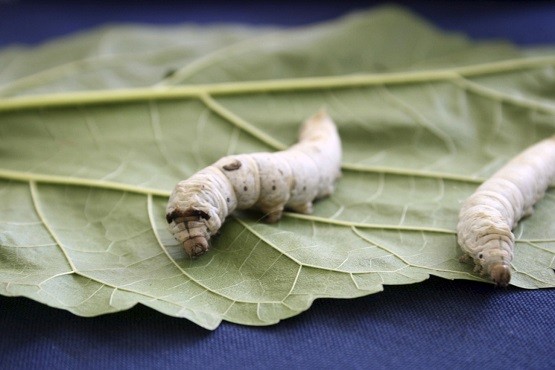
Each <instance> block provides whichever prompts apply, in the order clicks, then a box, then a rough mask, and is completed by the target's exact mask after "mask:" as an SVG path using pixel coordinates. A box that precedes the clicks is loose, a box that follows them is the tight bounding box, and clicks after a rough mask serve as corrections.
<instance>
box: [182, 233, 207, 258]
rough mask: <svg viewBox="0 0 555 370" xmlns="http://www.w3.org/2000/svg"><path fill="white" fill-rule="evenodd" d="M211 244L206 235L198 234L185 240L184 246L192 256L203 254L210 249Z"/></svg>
mask: <svg viewBox="0 0 555 370" xmlns="http://www.w3.org/2000/svg"><path fill="white" fill-rule="evenodd" d="M209 246H210V245H209V244H208V240H206V238H205V237H204V236H196V237H194V238H191V239H187V240H185V241H184V242H183V248H184V249H185V252H187V254H188V255H189V257H191V258H197V257H200V256H202V255H203V254H204V253H206V252H207V251H208V249H209Z"/></svg>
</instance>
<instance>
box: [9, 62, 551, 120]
mask: <svg viewBox="0 0 555 370" xmlns="http://www.w3.org/2000/svg"><path fill="white" fill-rule="evenodd" d="M554 64H555V56H542V57H533V58H523V59H511V60H506V61H500V62H491V63H483V64H478V65H473V66H465V67H458V68H449V69H436V70H427V71H409V72H395V73H380V74H356V75H343V76H326V77H306V78H292V79H281V80H264V81H244V82H224V83H213V84H205V85H201V84H199V85H186V86H175V87H168V86H164V87H147V88H134V89H114V90H100V91H80V92H66V93H58V94H46V95H36V96H23V97H16V98H9V99H3V100H0V111H13V110H22V109H31V108H46V107H62V106H73V105H85V104H107V103H118V102H119V103H123V102H136V101H144V100H151V99H168V100H169V99H184V98H197V99H201V98H202V97H203V96H206V95H211V96H216V95H236V94H252V93H269V92H284V91H303V90H315V89H332V88H335V89H339V88H357V87H366V86H376V85H386V84H390V85H391V84H412V83H418V82H433V81H460V78H461V77H476V76H482V75H491V74H498V73H503V72H510V71H516V70H522V69H530V68H538V67H545V66H549V65H554Z"/></svg>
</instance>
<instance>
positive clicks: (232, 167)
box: [222, 159, 242, 171]
mask: <svg viewBox="0 0 555 370" xmlns="http://www.w3.org/2000/svg"><path fill="white" fill-rule="evenodd" d="M241 165H242V163H241V161H239V160H237V159H236V160H234V161H233V162H230V163H228V164H226V165H224V166H223V167H222V168H223V169H224V170H226V171H235V170H238V169H239V168H241Z"/></svg>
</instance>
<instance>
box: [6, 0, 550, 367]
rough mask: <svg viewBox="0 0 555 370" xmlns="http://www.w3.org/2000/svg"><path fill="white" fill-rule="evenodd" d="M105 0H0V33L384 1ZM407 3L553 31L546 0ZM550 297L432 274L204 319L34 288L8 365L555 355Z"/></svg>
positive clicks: (536, 31)
mask: <svg viewBox="0 0 555 370" xmlns="http://www.w3.org/2000/svg"><path fill="white" fill-rule="evenodd" d="M107 3H108V2H105V3H102V2H90V1H81V2H77V3H74V2H69V1H42V2H38V1H37V2H32V1H23V0H22V1H9V0H3V1H2V0H0V46H5V45H7V44H11V43H15V42H23V43H39V42H42V41H45V40H48V39H51V38H52V37H56V36H60V35H64V34H67V33H71V32H75V31H78V30H83V29H87V28H91V27H94V26H96V25H100V24H104V23H106V22H141V23H153V24H164V23H166V24H167V23H177V22H182V21H195V22H201V23H211V22H221V21H226V22H243V23H249V24H262V23H263V24H278V25H286V26H288V25H298V24H305V23H309V22H314V21H321V20H325V19H330V18H335V17H336V16H338V15H341V14H343V13H345V12H346V11H349V10H352V9H360V8H365V7H367V6H368V5H373V4H376V2H362V1H358V2H341V3H339V2H338V3H325V2H324V3H318V4H316V3H312V2H301V1H298V2H287V1H285V2H275V1H274V2H252V3H249V2H236V1H228V2H223V1H222V2H214V1H212V2H211V1H208V2H199V3H198V4H195V5H187V4H186V3H184V2H166V3H164V4H163V3H161V2H160V3H156V2H137V1H135V2H131V1H118V2H114V3H115V4H116V5H113V6H112V7H109V6H108V5H107ZM401 3H402V2H401ZM130 4H135V5H134V6H131V5H130ZM137 4H138V5H137ZM409 6H410V7H411V8H412V9H413V10H415V11H416V12H417V13H419V14H421V15H423V16H425V17H426V18H428V19H429V20H431V21H432V22H433V23H435V24H436V25H438V26H440V27H442V28H444V29H448V30H456V31H461V32H464V33H466V34H468V35H470V36H472V37H475V38H482V39H483V38H491V37H495V38H505V39H509V40H512V41H513V42H516V43H519V44H522V45H531V44H542V43H543V44H545V43H551V44H555V4H554V3H552V2H478V1H462V2H457V3H456V4H450V3H448V2H430V1H426V2H424V1H416V2H410V4H409ZM0 67H1V66H0ZM554 306H555V289H551V290H539V291H527V290H521V289H516V288H512V287H510V288H508V289H506V290H501V289H497V290H496V289H493V288H492V286H490V285H486V284H479V283H474V282H468V281H447V280H443V279H439V278H431V279H430V280H428V281H426V282H423V283H420V284H414V285H408V286H388V287H386V288H385V291H384V292H382V293H378V294H374V295H371V296H367V297H363V298H358V299H352V300H318V301H316V302H315V304H314V305H313V307H312V308H311V309H310V310H309V311H307V312H305V313H303V314H301V315H299V316H296V317H294V318H291V319H288V320H285V321H282V322H281V323H279V324H278V325H275V326H271V327H262V328H256V327H246V326H240V325H234V324H229V323H223V324H222V325H221V326H220V328H218V329H217V330H216V331H214V332H210V331H207V330H205V329H202V328H200V327H198V326H196V325H195V324H192V323H191V322H188V321H187V320H184V319H176V318H172V317H168V316H165V315H162V314H160V313H158V312H156V311H153V310H151V309H148V308H146V307H143V306H137V307H135V308H133V309H130V310H128V311H125V312H120V313H116V314H110V315H105V316H101V317H96V318H81V317H77V316H74V315H72V314H70V313H68V312H66V311H63V310H58V309H53V308H50V307H47V306H45V305H42V304H39V303H36V302H33V301H31V300H28V299H26V298H8V297H0V330H1V331H0V332H1V335H0V368H1V369H12V368H14V369H16V368H17V369H19V368H80V369H81V368H119V369H121V368H170V367H171V368H175V367H178V368H181V367H182V368H205V367H206V368H316V367H318V368H339V367H344V368H400V367H415V368H455V369H456V368H492V369H501V368H526V369H529V368H530V369H553V368H555V333H554V327H555V310H553V307H554Z"/></svg>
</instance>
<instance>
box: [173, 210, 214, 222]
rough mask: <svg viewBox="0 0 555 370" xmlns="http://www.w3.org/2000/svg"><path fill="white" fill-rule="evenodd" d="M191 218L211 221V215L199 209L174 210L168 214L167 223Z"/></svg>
mask: <svg viewBox="0 0 555 370" xmlns="http://www.w3.org/2000/svg"><path fill="white" fill-rule="evenodd" d="M191 216H194V217H199V218H204V219H205V220H210V215H209V214H208V213H206V212H204V211H201V210H198V209H187V210H185V211H182V210H179V209H174V210H173V211H171V212H170V213H168V214H166V221H167V222H168V223H169V224H170V223H171V222H172V221H173V220H175V219H176V218H181V217H191Z"/></svg>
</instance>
